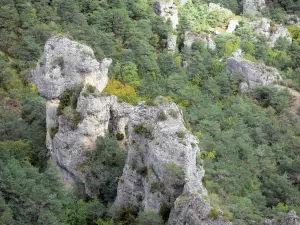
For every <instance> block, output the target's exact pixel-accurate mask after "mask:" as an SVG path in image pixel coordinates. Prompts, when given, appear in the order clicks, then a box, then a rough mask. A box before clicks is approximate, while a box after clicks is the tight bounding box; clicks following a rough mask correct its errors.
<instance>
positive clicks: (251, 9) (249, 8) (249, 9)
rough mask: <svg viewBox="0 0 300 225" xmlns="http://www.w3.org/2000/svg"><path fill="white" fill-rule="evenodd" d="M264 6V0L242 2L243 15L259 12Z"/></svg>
mask: <svg viewBox="0 0 300 225" xmlns="http://www.w3.org/2000/svg"><path fill="white" fill-rule="evenodd" d="M265 6H266V2H265V0H244V1H243V13H244V14H255V13H257V12H259V11H261V10H262V9H263V8H264V7H265Z"/></svg>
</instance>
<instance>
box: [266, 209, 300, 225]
mask: <svg viewBox="0 0 300 225" xmlns="http://www.w3.org/2000/svg"><path fill="white" fill-rule="evenodd" d="M263 225H300V218H299V217H298V216H297V215H296V212H295V211H290V212H289V213H288V214H286V215H285V216H283V217H282V218H281V220H280V221H277V220H274V219H273V220H266V221H264V223H263Z"/></svg>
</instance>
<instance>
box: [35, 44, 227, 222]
mask: <svg viewBox="0 0 300 225" xmlns="http://www.w3.org/2000/svg"><path fill="white" fill-rule="evenodd" d="M50 40H51V41H50V42H49V41H48V42H47V44H49V43H53V39H50ZM63 42H64V43H70V42H72V41H70V40H63ZM54 43H56V44H57V45H54V46H53V47H54V49H56V48H58V46H60V47H62V46H61V40H60V39H58V40H57V41H55V42H54ZM75 43H76V42H72V45H71V47H72V46H73V44H74V45H75V46H76V44H75ZM83 47H84V48H85V47H86V46H83ZM73 50H74V49H73ZM73 50H72V51H71V53H72V54H71V53H70V55H71V57H72V58H75V59H77V58H78V57H79V58H80V54H81V52H80V51H79V52H78V51H76V52H73ZM47 51H48V50H47ZM74 51H75V50H74ZM58 54H59V55H60V54H62V53H61V52H60V51H58ZM64 54H66V55H67V54H68V49H65V53H64ZM76 54H79V56H78V55H76ZM55 57H56V55H55V54H54V53H52V55H51V57H48V56H47V57H44V59H45V58H46V59H47V60H50V61H51V58H55ZM82 60H83V61H84V59H82ZM78 63H79V64H80V62H78ZM91 63H92V64H91V65H89V64H86V65H85V66H86V68H87V69H89V70H91V69H92V68H94V66H95V64H96V65H97V66H99V65H100V64H97V63H94V61H93V60H91ZM64 66H65V67H66V68H70V67H71V66H75V65H74V62H71V61H70V60H69V59H67V60H66V61H65V65H64ZM90 67H91V68H90ZM38 69H40V67H38ZM102 71H104V70H103V69H102ZM35 72H36V71H35ZM40 72H41V71H40ZM40 72H39V73H35V74H34V76H35V81H37V82H38V83H37V84H39V82H40V80H41V79H40V78H39V77H38V76H39V75H40V76H42V77H43V76H45V75H46V74H47V72H46V71H44V73H40ZM72 72H73V70H72V69H70V70H69V69H68V70H65V75H64V76H65V77H68V79H69V80H72V79H71V78H72V77H73V76H75V78H74V80H75V81H74V85H76V84H77V85H78V83H81V82H82V81H81V79H77V80H76V77H77V75H76V74H73V73H72ZM104 72H105V71H104ZM102 76H104V78H103V82H104V83H105V82H106V79H107V78H106V77H105V76H106V73H103V74H102ZM51 79H54V80H55V77H53V76H52V77H50V76H49V79H48V80H47V82H46V83H45V84H44V85H43V86H41V85H37V87H38V89H39V91H40V92H41V93H44V96H47V98H48V101H47V107H46V110H47V112H46V113H47V121H46V122H47V123H46V124H47V147H48V148H49V150H50V152H51V156H52V159H53V160H54V161H55V162H56V164H57V166H58V168H59V169H60V172H61V175H62V176H63V177H64V179H65V180H66V181H68V182H70V181H73V180H74V177H75V176H76V177H79V178H80V179H81V181H82V182H83V183H85V177H84V174H82V172H80V170H79V169H78V165H80V163H81V162H82V161H84V159H85V158H84V154H83V153H84V152H85V151H88V150H89V149H92V148H94V147H95V140H96V138H97V137H98V136H104V135H105V134H106V133H107V132H108V129H109V128H108V127H109V124H110V125H112V128H113V130H114V132H115V133H122V134H124V136H125V138H126V143H128V144H127V148H128V156H127V160H126V165H125V167H124V169H123V175H122V178H121V179H120V182H119V185H118V195H117V198H116V202H115V207H122V206H127V205H134V206H136V207H138V208H139V210H148V209H152V210H154V211H156V212H158V211H159V209H160V206H161V204H162V203H170V202H174V201H175V200H176V201H175V207H174V209H173V211H172V213H171V216H170V219H169V224H175V221H178V223H176V224H179V225H181V224H182V225H183V224H187V223H188V224H190V225H198V224H199V221H201V224H202V222H203V224H209V223H210V224H226V223H223V222H222V221H213V222H212V223H211V221H212V220H211V219H209V217H208V214H209V212H210V210H211V207H210V206H209V203H208V202H207V201H205V200H204V199H203V197H202V195H206V194H207V191H206V189H205V188H204V187H203V184H202V178H203V176H204V169H203V168H202V166H201V165H200V164H201V160H200V159H199V157H198V163H197V160H196V159H197V155H198V156H199V153H200V149H199V147H198V140H197V138H196V137H194V136H193V135H192V134H190V133H189V132H188V131H187V129H186V128H185V126H184V121H183V117H182V113H181V112H180V110H179V109H178V107H177V106H176V105H175V104H174V103H171V102H169V101H167V100H165V99H163V98H160V99H158V100H157V101H158V102H157V106H147V105H146V104H145V103H139V104H138V105H137V106H131V105H128V104H126V103H120V102H118V100H117V97H115V96H105V95H101V92H100V91H101V88H96V90H95V91H94V92H93V93H90V92H87V88H86V86H83V89H82V90H81V92H80V95H79V97H78V99H77V108H76V109H72V110H76V112H77V113H79V114H80V115H81V121H80V122H79V123H78V125H77V126H74V123H73V121H72V120H70V118H69V117H68V116H67V115H65V114H62V115H58V114H57V110H58V107H59V104H60V100H59V98H56V99H52V98H54V97H60V96H61V94H62V93H60V92H58V91H57V89H56V86H55V83H53V82H52V80H51ZM75 82H77V83H75ZM88 84H90V83H88ZM103 86H104V87H105V85H103ZM48 87H49V88H50V91H49V90H48ZM52 87H54V88H52ZM68 87H71V86H68ZM65 88H67V87H65ZM59 90H63V89H59ZM141 125H143V127H142V129H141V130H139V131H137V130H136V127H138V126H141ZM53 131H55V132H53ZM170 165H176V166H177V168H180V169H181V170H182V171H183V173H184V183H182V184H180V185H178V186H172V188H174V190H173V189H172V190H173V192H171V191H170V186H168V179H169V177H166V175H165V171H166V168H168V167H169V166H170ZM155 185H156V187H155ZM86 193H87V194H89V190H88V185H86ZM178 197H180V198H178ZM172 199H173V200H172ZM184 199H188V200H189V201H183V200H184Z"/></svg>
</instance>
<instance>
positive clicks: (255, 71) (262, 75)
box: [227, 54, 282, 91]
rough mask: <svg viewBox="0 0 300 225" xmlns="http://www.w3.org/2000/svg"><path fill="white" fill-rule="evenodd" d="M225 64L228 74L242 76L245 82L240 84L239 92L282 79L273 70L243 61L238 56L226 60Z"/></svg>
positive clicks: (276, 71)
mask: <svg viewBox="0 0 300 225" xmlns="http://www.w3.org/2000/svg"><path fill="white" fill-rule="evenodd" d="M227 63H228V65H227V72H228V73H231V74H232V73H239V74H241V75H243V77H244V79H245V82H242V83H241V86H240V89H241V91H247V90H248V89H251V88H254V87H255V86H257V85H267V84H272V83H274V81H276V80H281V79H282V78H281V76H280V74H279V72H278V70H276V69H275V68H273V67H268V66H266V65H264V64H258V63H254V62H251V61H248V60H245V59H243V58H242V57H241V56H240V54H236V55H235V57H230V58H228V59H227Z"/></svg>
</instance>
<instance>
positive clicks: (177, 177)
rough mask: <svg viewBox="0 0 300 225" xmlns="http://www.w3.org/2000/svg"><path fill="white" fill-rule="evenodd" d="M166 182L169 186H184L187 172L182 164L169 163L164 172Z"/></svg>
mask: <svg viewBox="0 0 300 225" xmlns="http://www.w3.org/2000/svg"><path fill="white" fill-rule="evenodd" d="M164 178H165V182H166V183H167V185H168V186H169V187H179V186H183V185H184V183H185V174H184V171H183V169H182V167H181V166H179V165H177V164H175V163H169V164H168V167H167V168H166V169H165V172H164Z"/></svg>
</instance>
